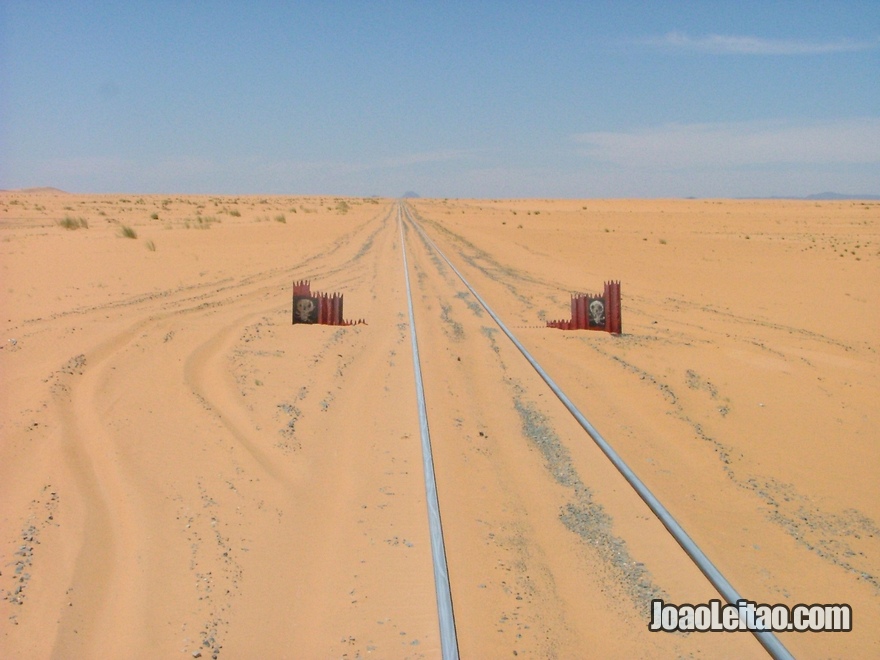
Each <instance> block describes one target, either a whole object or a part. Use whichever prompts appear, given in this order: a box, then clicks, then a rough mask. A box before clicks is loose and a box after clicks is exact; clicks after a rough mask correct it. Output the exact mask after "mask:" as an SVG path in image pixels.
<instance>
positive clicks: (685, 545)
mask: <svg viewBox="0 0 880 660" xmlns="http://www.w3.org/2000/svg"><path fill="white" fill-rule="evenodd" d="M401 206H402V207H403V212H404V213H405V214H406V217H407V219H408V220H409V222H410V224H411V225H412V226H413V227H414V228H415V229H416V231H418V232H419V234H421V236H422V238H424V239H425V241H426V243H427V245H429V246H430V247H431V248H432V249H433V250H435V251H436V252H437V254H438V255H440V257H442V259H443V261H445V262H446V263H447V265H448V266H449V267H450V268H451V269H452V271H453V272H454V273H455V274H456V275H457V276H458V278H459V279H460V280H461V281H462V283H463V284H464V285H465V286H466V287H467V288H468V290H469V291H470V292H471V294H472V295H473V296H474V298H476V299H477V302H479V303H480V305H482V307H483V309H485V310H486V312H487V313H488V314H489V316H491V317H492V319H493V320H494V321H495V323H497V324H498V327H499V328H500V329H501V331H502V332H503V333H504V334H505V335H507V338H508V339H510V341H511V342H513V344H514V346H516V347H517V348H518V349H519V352H520V353H522V355H523V357H525V359H526V360H528V362H529V364H531V365H532V367H533V368H534V369H535V371H537V372H538V375H539V376H540V377H541V378H542V379H543V381H544V382H545V383H546V384H547V386H548V387H549V388H550V389H551V390H553V393H554V394H555V395H556V396H557V398H558V399H559V400H560V401H561V402H562V404H563V405H564V406H565V407H566V409H567V410H568V412H570V413H571V414H572V416H573V417H574V418H575V419H576V420H577V421H578V423H579V424H580V425H581V427H582V428H583V429H584V430H585V431H586V432H587V433H588V434H589V436H590V437H591V438H592V439H593V441H594V442H595V443H596V445H597V446H598V447H599V449H601V450H602V452H603V453H604V454H605V456H606V457H607V458H608V460H610V461H611V463H612V464H613V465H614V467H616V468H617V470H618V471H619V472H620V474H621V475H623V477H624V479H626V480H627V482H629V484H630V486H632V487H633V489H634V490H635V491H636V493H638V495H639V497H641V498H642V500H643V501H644V502H645V504H647V505H648V507H649V508H650V509H651V511H653V512H654V515H655V516H657V518H659V519H660V522H661V523H663V526H664V527H666V529H667V530H668V531H669V533H670V534H671V535H672V536H673V538H675V540H676V541H677V542H678V544H679V545H680V546H681V547H682V549H683V550H684V551H685V552H686V553H687V555H688V556H689V557H690V558H691V560H692V561H693V562H694V563H695V564H696V565H697V567H698V568H699V569H700V571H702V573H703V575H705V576H706V578H707V579H708V580H709V582H711V583H712V586H714V587H715V589H717V590H718V593H720V594H721V595H722V596H723V597H724V599H725V600H727V602H728V603H731V604H732V605H736V604H737V602H738V601H741V600H745V599H744V598H743V597H742V596H741V595H740V594H739V592H738V591H737V590H736V589H735V588H734V587H733V585H732V584H731V583H730V582H729V581H728V580H727V578H725V577H724V575H722V574H721V571H719V570H718V568H716V567H715V565H714V564H713V563H712V562H711V561H710V560H709V558H708V557H707V556H706V554H705V553H704V552H703V551H702V550H701V549H700V547H699V546H698V545H697V544H696V543H695V542H694V541H693V539H691V537H690V536H689V535H688V534H687V532H685V530H684V528H683V527H682V526H681V525H680V524H679V523H678V521H677V520H675V518H673V517H672V514H671V513H669V510H668V509H667V508H666V507H665V506H663V504H662V503H661V502H660V500H659V499H657V497H656V496H655V495H654V494H653V493H652V492H651V491H650V490H649V489H648V487H647V486H646V485H645V484H644V482H642V480H641V479H639V477H638V476H637V475H636V473H635V472H633V471H632V469H631V468H630V467H629V466H628V465H627V464H626V463H625V462H624V460H623V459H622V458H621V457H620V455H619V454H618V453H617V452H616V451H615V450H614V448H613V447H612V446H611V445H610V444H608V442H607V441H606V440H605V438H603V437H602V435H601V434H600V433H599V431H597V430H596V428H595V427H594V426H593V425H592V424H591V423H590V422H589V420H587V418H586V417H584V415H583V414H582V413H581V411H580V410H578V408H577V406H575V405H574V403H572V401H571V399H569V398H568V396H566V394H565V393H564V392H563V391H562V389H561V388H560V387H559V386H558V385H557V384H556V382H555V381H554V380H553V379H552V378H551V377H550V375H549V374H548V373H547V372H546V371H544V369H543V368H542V367H541V365H540V364H538V361H537V360H536V359H535V358H534V357H532V354H531V353H529V351H528V350H526V347H525V346H523V345H522V344H521V343H520V341H519V340H518V339H517V338H516V337H515V336H514V335H513V333H512V332H511V331H510V330H508V329H507V326H506V325H504V323H503V322H502V321H501V319H500V318H499V317H498V315H497V314H496V313H495V312H494V311H492V308H491V307H489V305H488V304H486V301H485V300H483V298H482V297H481V296H480V294H478V293H477V292H476V290H475V289H474V287H472V286H471V285H470V283H469V282H468V281H467V279H465V277H464V275H462V274H461V272H460V271H459V270H458V268H456V267H455V266H454V265H453V263H452V262H451V261H450V260H449V259H448V258H447V257H446V255H445V254H444V253H443V251H442V250H441V249H440V248H439V247H437V244H436V243H434V241H432V240H431V238H430V237H429V236H428V235H427V234H426V233H425V231H424V230H423V229H422V228H421V227H420V226H419V224H418V223H417V222H416V221H415V219H414V218H413V217H412V215H411V214H410V212H409V209H407V208H406V207H405V206H403V205H402V204H401ZM747 612H748V611H747ZM748 615H750V616H749V618H750V619H752V620H749V621H747V622H746V623H747V624H748V625H749V628H750V631H751V632H752V634H753V635H754V636H755V637H756V638H757V640H758V642H760V643H761V645H762V646H763V647H764V649H766V651H767V653H769V654H770V656H771V657H772V658H774V660H794V656H792V654H791V653H790V652H789V650H788V649H787V648H785V646H784V645H783V644H782V642H781V641H779V638H778V637H776V635H774V634H773V633H772V632H771V631H768V630H755V629H754V627H755V626H754V624H755V621H754V615H753V614H752V613H751V612H748Z"/></svg>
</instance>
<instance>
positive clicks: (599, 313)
mask: <svg viewBox="0 0 880 660" xmlns="http://www.w3.org/2000/svg"><path fill="white" fill-rule="evenodd" d="M589 309H590V321H592V322H593V324H594V325H605V303H603V302H602V301H601V300H594V301H593V302H591V303H590V307H589Z"/></svg>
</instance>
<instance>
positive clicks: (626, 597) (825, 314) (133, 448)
mask: <svg viewBox="0 0 880 660" xmlns="http://www.w3.org/2000/svg"><path fill="white" fill-rule="evenodd" d="M408 204H409V207H410V208H411V209H412V211H413V213H414V215H415V217H416V218H417V219H418V220H419V222H420V223H421V225H422V227H423V228H424V229H425V231H426V232H427V233H428V234H429V235H430V236H431V237H432V239H433V240H434V241H436V242H437V244H438V245H439V246H440V247H441V248H442V249H443V250H444V252H445V253H446V254H447V256H449V257H450V259H452V260H453V262H454V263H455V264H456V266H457V267H458V268H459V269H461V271H462V272H463V273H464V274H465V276H466V277H468V278H469V280H470V281H471V283H472V284H473V285H474V286H475V287H476V289H477V291H478V292H479V293H480V294H481V295H482V296H483V297H484V298H485V299H486V301H487V302H488V303H489V304H490V305H492V307H493V309H494V310H495V311H496V312H497V313H498V314H499V315H500V316H501V318H502V319H503V320H504V321H505V323H506V324H507V325H508V326H509V327H510V328H511V329H512V330H513V331H514V332H515V333H516V335H517V337H518V338H519V339H520V341H522V342H523V344H524V345H525V346H526V347H527V348H528V349H529V350H530V351H531V352H532V354H533V355H534V356H535V357H536V358H537V359H538V360H539V361H540V362H541V363H542V365H543V366H544V367H545V368H546V369H547V371H548V372H549V373H550V374H551V376H552V377H553V378H554V379H555V380H556V382H557V383H559V385H560V386H561V387H562V388H563V390H564V391H565V392H566V393H567V394H568V396H569V397H571V399H572V400H573V401H574V402H575V403H576V405H578V407H579V408H580V410H581V411H582V412H583V413H584V414H585V415H586V416H587V417H588V418H589V419H590V420H591V422H592V423H593V424H594V426H596V427H597V428H598V429H599V431H600V432H601V433H602V434H603V435H604V437H605V438H606V439H607V440H608V441H609V442H610V443H611V444H612V445H613V446H614V447H615V448H616V449H617V451H618V452H619V453H620V454H621V455H622V457H623V458H624V459H625V460H626V461H627V462H628V464H629V465H630V466H631V467H632V468H633V470H635V472H636V473H637V474H638V475H639V476H640V477H641V478H642V480H643V481H644V482H645V483H646V484H647V485H648V487H649V488H651V489H652V491H653V492H654V493H655V494H656V495H657V496H658V497H659V498H660V499H661V500H662V501H663V502H664V504H665V505H666V506H667V508H668V509H669V510H670V511H671V512H672V514H673V515H674V516H675V517H676V518H677V520H678V521H679V522H680V523H681V524H682V525H683V526H684V528H685V529H686V530H687V531H688V533H689V534H690V535H691V537H692V538H693V539H694V540H695V541H696V542H697V543H698V544H699V545H700V546H701V547H702V548H703V550H704V551H705V552H706V553H707V555H708V556H709V557H710V559H712V560H713V561H714V562H715V564H716V566H717V567H718V568H719V569H720V570H721V571H722V573H724V575H725V576H726V577H727V578H728V579H729V580H730V581H731V582H732V584H733V585H734V586H735V587H736V588H737V589H738V590H739V591H740V592H741V593H742V594H743V595H744V596H746V597H748V598H749V599H751V600H754V601H756V602H759V603H769V604H775V603H784V604H787V605H790V606H791V605H795V604H798V603H806V604H812V603H847V604H849V605H851V606H852V608H853V630H852V632H849V633H803V634H795V633H786V634H782V635H780V639H781V640H782V641H783V643H784V644H785V645H786V646H787V647H788V648H789V649H790V650H791V651H792V652H793V653H794V654H795V655H796V656H797V657H803V658H824V657H872V656H877V655H880V640H878V638H877V635H876V630H877V627H878V625H880V486H878V481H880V480H878V478H877V472H878V468H880V443H878V440H880V420H878V404H877V402H878V401H880V355H878V351H880V203H876V202H859V201H846V202H796V201H732V200H645V201H632V200H608V201H603V200H567V201H558V200H426V199H416V200H408ZM405 244H406V249H407V257H408V259H409V263H410V277H411V278H412V284H413V295H414V305H415V314H416V322H417V329H418V339H419V346H420V350H421V356H422V370H423V374H424V381H425V391H426V400H427V408H428V416H429V423H430V428H431V436H432V443H433V447H434V462H435V468H436V477H437V483H438V492H439V500H440V507H441V515H442V518H443V526H444V534H445V540H446V552H447V560H448V563H449V573H450V581H451V589H452V597H453V604H454V608H455V616H456V627H457V633H458V642H459V648H460V651H461V655H462V657H463V658H507V657H514V656H518V657H531V658H551V657H557V658H580V657H657V658H667V657H706V658H716V657H766V654H765V652H764V651H763V649H762V648H761V647H760V645H759V644H758V643H757V642H756V641H755V639H754V638H753V637H752V636H751V635H750V634H748V633H734V634H714V633H709V634H696V633H691V634H680V633H676V634H668V633H651V632H649V631H648V622H649V608H648V605H649V603H650V599H651V598H657V597H660V598H664V599H665V600H667V601H668V602H673V603H701V602H707V601H708V600H710V599H712V598H717V597H718V595H717V593H716V592H715V590H714V589H713V588H712V587H711V585H710V584H709V583H708V582H707V580H706V579H705V578H704V577H703V576H702V574H701V573H700V572H699V571H698V570H697V569H696V568H695V567H694V566H693V564H692V563H691V562H690V560H689V559H688V558H687V556H686V555H685V554H684V552H683V551H682V550H681V549H680V548H679V547H678V546H677V544H676V543H675V541H674V540H672V538H671V537H670V536H669V535H668V533H667V532H666V531H665V529H664V528H663V526H662V525H661V524H660V523H659V522H658V521H657V520H656V519H655V518H654V516H653V515H652V514H651V512H650V511H649V510H648V508H647V507H646V506H645V505H644V504H643V503H642V502H641V500H640V499H639V498H638V496H637V495H636V494H635V493H634V492H633V491H632V489H631V488H630V487H629V486H628V485H627V484H626V483H625V482H624V481H623V479H622V478H621V477H620V476H619V475H618V474H617V472H616V470H615V469H614V468H613V467H612V466H611V465H610V464H609V463H608V461H607V459H605V457H604V456H603V455H602V454H601V452H600V451H599V450H598V449H597V448H596V447H595V445H594V444H593V443H592V441H591V440H590V439H589V437H588V436H587V435H586V434H585V433H584V432H583V430H582V429H581V428H580V427H579V426H578V425H577V423H576V422H575V421H574V420H573V419H572V418H571V416H570V415H569V414H568V413H567V412H566V411H565V409H564V408H563V407H562V405H561V404H560V403H559V402H558V401H557V400H556V399H555V397H554V396H553V395H552V393H551V392H550V391H549V390H548V389H547V388H546V386H545V385H544V384H543V383H542V381H540V379H539V378H538V376H537V375H536V374H535V372H534V371H533V370H532V369H531V367H530V366H529V365H528V364H527V363H526V362H525V360H524V359H523V358H522V357H521V356H520V355H519V353H518V352H517V351H516V349H515V348H514V347H513V346H512V345H511V344H510V343H509V342H508V341H507V339H506V338H505V337H504V336H503V335H502V334H501V332H500V331H499V330H498V329H497V326H496V325H495V324H494V323H493V322H492V320H491V318H489V317H488V315H487V314H486V313H485V312H484V311H483V310H482V309H481V308H480V306H479V305H478V304H477V303H476V301H475V300H474V298H473V296H472V295H470V294H469V293H468V292H467V290H466V289H465V287H464V286H463V285H462V284H461V282H460V281H459V280H458V279H457V278H456V277H455V276H454V275H453V274H452V272H451V271H450V270H449V268H448V267H446V266H445V265H444V264H443V263H441V262H440V261H439V260H438V259H437V257H436V255H433V254H432V253H431V252H430V251H429V250H428V249H427V246H426V245H425V243H424V242H423V241H422V240H421V239H420V238H419V236H418V235H417V234H416V233H415V232H413V231H412V230H411V229H408V230H407V231H406V233H405ZM0 272H2V290H0V295H2V297H0V312H2V318H0V321H2V335H0V344H2V348H0V374H2V383H0V392H2V394H0V401H2V403H0V406H2V407H0V656H2V657H3V658H47V657H55V658H97V657H133V658H177V657H179V658H186V657H202V658H211V657H218V658H367V657H375V658H437V657H439V655H440V646H439V633H438V626H437V610H436V604H435V598H434V586H433V575H432V571H431V555H430V543H429V536H428V527H427V518H426V511H425V492H424V480H423V474H422V463H421V453H420V444H419V426H418V412H417V408H416V398H415V392H414V387H413V365H412V358H411V353H410V347H409V327H408V323H407V314H406V297H405V289H404V280H403V265H402V258H401V240H400V230H399V226H398V221H397V202H396V201H395V200H386V199H352V198H345V199H343V198H335V197H328V196H325V197H248V196H239V197H233V196H179V195H143V196H141V195H72V194H65V193H62V192H60V191H52V190H38V191H30V192H22V191H19V192H15V191H11V192H3V193H0ZM301 279H308V280H310V281H311V283H312V287H313V289H317V290H320V291H325V292H341V293H344V295H345V317H346V318H350V319H359V318H363V319H365V320H366V321H367V323H366V324H365V325H355V326H350V327H331V326H304V325H292V324H291V285H292V282H293V281H294V280H301ZM611 279H614V280H620V281H621V287H622V292H623V312H622V317H623V334H622V335H621V336H612V335H609V334H606V333H601V332H587V331H574V332H565V331H561V330H556V329H550V328H546V327H544V325H545V323H546V321H548V320H551V319H558V318H564V317H566V316H567V315H568V312H569V294H570V293H572V292H598V291H601V288H602V284H603V282H604V281H605V280H611Z"/></svg>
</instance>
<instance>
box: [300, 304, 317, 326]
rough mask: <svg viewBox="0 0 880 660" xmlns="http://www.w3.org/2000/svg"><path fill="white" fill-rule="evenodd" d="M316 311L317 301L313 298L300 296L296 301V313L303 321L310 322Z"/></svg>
mask: <svg viewBox="0 0 880 660" xmlns="http://www.w3.org/2000/svg"><path fill="white" fill-rule="evenodd" d="M314 311H315V301H314V300H312V299H311V298H300V299H299V300H297V301H296V315H297V318H299V320H300V321H302V322H303V323H308V322H309V320H310V319H311V316H312V312H314Z"/></svg>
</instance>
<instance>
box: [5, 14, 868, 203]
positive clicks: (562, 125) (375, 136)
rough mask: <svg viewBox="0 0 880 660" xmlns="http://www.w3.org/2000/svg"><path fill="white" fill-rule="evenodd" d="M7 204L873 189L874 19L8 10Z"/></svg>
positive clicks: (677, 194) (805, 192)
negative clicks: (72, 196) (51, 194)
mask: <svg viewBox="0 0 880 660" xmlns="http://www.w3.org/2000/svg"><path fill="white" fill-rule="evenodd" d="M0 60H2V62H3V66H2V67H0V146H2V148H0V189H21V188H30V187H44V186H47V187H56V188H59V189H61V190H65V191H68V192H73V193H125V192H127V193H140V194H150V193H157V194H214V195H221V194H223V195H225V194H229V195H245V194H255V195H260V194H263V195H272V194H287V195H344V196H372V195H377V196H382V197H397V196H400V195H402V194H404V192H405V191H407V190H412V191H415V192H417V193H418V194H419V195H420V196H422V197H433V198H444V197H449V198H562V199H564V198H682V197H698V198H711V197H714V198H722V197H724V198H736V197H773V196H780V197H805V196H808V195H813V194H818V193H823V192H826V191H833V192H836V193H841V194H845V195H877V194H880V84H878V82H880V76H878V72H880V4H878V3H876V2H873V1H872V2H798V3H766V2H754V1H751V0H746V1H744V2H736V3H699V2H681V3H662V4H660V3H657V4H656V5H653V4H646V3H643V2H590V3H558V4H556V5H553V6H552V7H551V8H549V9H548V8H545V7H543V6H542V5H538V4H534V3H526V2H513V3H507V2H504V3H502V2H485V3H479V4H470V3H458V2H453V3H420V4H415V3H403V2H385V3H355V2H344V3H334V4H333V5H332V6H329V7H328V6H327V5H326V4H325V3H311V2H306V3H300V4H297V5H296V6H288V5H287V4H286V3H279V2H255V3H221V4H217V5H211V6H208V5H205V6H202V5H200V4H199V3H188V2H168V1H156V2H151V3H148V4H146V5H139V4H133V3H108V2H100V1H99V2H83V1H81V0H75V1H73V2H69V3H63V4H58V3H51V2H19V1H14V0H13V1H7V2H4V3H3V4H2V5H0Z"/></svg>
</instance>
